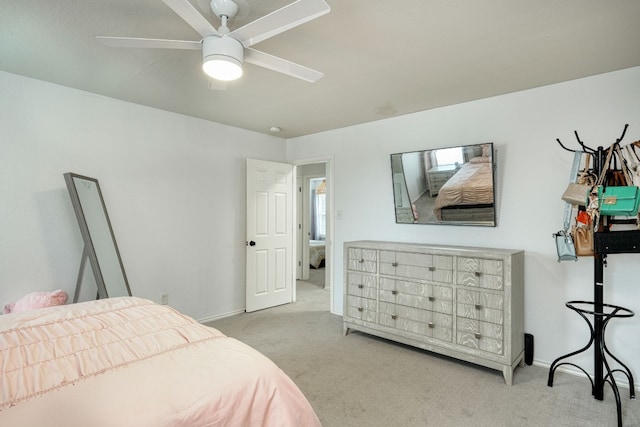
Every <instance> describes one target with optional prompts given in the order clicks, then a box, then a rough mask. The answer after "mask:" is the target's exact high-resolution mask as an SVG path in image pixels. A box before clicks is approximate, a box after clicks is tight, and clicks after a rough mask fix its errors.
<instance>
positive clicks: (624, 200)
mask: <svg viewBox="0 0 640 427" xmlns="http://www.w3.org/2000/svg"><path fill="white" fill-rule="evenodd" d="M608 151H609V152H608V153H607V158H606V160H605V162H604V165H603V168H602V171H601V172H600V176H599V177H598V181H597V182H596V185H595V187H594V188H593V191H592V194H594V193H595V196H596V203H595V206H593V208H594V209H593V210H595V211H597V212H594V213H596V214H597V215H598V216H600V215H605V216H636V215H638V208H639V207H640V188H639V187H637V186H635V185H631V177H630V176H629V173H628V171H627V168H626V162H625V160H624V157H623V156H622V152H621V150H620V145H619V143H615V144H613V145H612V146H611V148H609V150H608ZM614 152H615V153H616V156H617V157H619V158H620V162H621V163H622V170H621V171H620V172H621V175H622V176H623V177H624V182H623V183H622V184H623V185H618V186H603V185H602V184H603V183H604V181H605V177H606V176H607V173H608V172H610V170H609V165H610V163H611V157H612V155H613V153H614ZM588 210H590V209H588ZM592 217H593V215H592Z"/></svg>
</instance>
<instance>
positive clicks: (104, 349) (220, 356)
mask: <svg viewBox="0 0 640 427" xmlns="http://www.w3.org/2000/svg"><path fill="white" fill-rule="evenodd" d="M0 334H1V335H0V368H1V369H2V378H1V379H0V386H1V387H0V393H1V394H0V397H1V398H2V399H1V401H0V425H2V426H21V427H28V426H48V427H53V426H64V427H75V426H78V427H80V426H82V427H86V426H92V427H100V426H105V427H106V426H109V427H110V426H114V427H115V426H117V427H122V426H149V427H161V426H185V427H186V426H188V427H197V426H320V422H319V420H318V417H317V416H316V414H315V412H314V411H313V409H312V407H311V405H310V404H309V402H308V401H307V399H306V398H305V397H304V396H303V394H302V392H301V391H300V390H299V389H298V387H297V386H296V385H295V384H294V383H293V381H292V380H291V379H290V378H289V377H288V376H287V375H286V374H285V373H284V372H283V371H282V370H281V369H280V368H278V367H277V366H276V365H275V364H274V363H273V362H271V361H270V360H269V359H267V358H266V357H265V356H263V355H261V354H260V353H259V352H258V351H256V350H254V349H252V348H251V347H249V346H247V345H245V344H243V343H241V342H239V341H237V340H235V339H233V338H230V337H227V336H225V335H224V334H222V333H221V332H220V331H218V330H216V329H213V328H209V327H206V326H204V325H201V324H199V323H197V322H196V321H195V320H193V319H191V318H189V317H187V316H185V315H182V314H180V313H179V312H177V311H176V310H174V309H172V308H170V307H169V306H166V305H159V304H155V303H153V302H151V301H148V300H145V299H140V298H135V297H122V298H110V299H104V300H98V301H90V302H85V303H79V304H71V305H65V306H57V307H49V308H44V309H39V310H34V311H30V312H25V313H17V314H9V315H3V316H0Z"/></svg>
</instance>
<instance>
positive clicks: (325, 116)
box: [0, 0, 640, 138]
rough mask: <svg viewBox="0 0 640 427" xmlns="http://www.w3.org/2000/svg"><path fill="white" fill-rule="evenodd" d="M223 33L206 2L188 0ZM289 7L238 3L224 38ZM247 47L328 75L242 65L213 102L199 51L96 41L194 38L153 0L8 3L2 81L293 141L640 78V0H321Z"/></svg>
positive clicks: (0, 14)
mask: <svg viewBox="0 0 640 427" xmlns="http://www.w3.org/2000/svg"><path fill="white" fill-rule="evenodd" d="M191 1H192V3H193V4H194V6H196V8H198V9H200V10H202V11H203V13H204V14H205V16H206V17H207V18H208V19H209V20H210V21H211V22H212V24H213V25H214V26H215V27H216V28H217V27H218V26H219V21H218V20H217V18H216V17H215V15H213V14H212V13H211V11H210V9H209V6H208V2H207V0H191ZM291 1H292V0H242V1H240V2H239V3H240V5H241V10H240V15H241V16H239V17H238V19H236V20H234V21H231V23H230V27H231V29H233V28H236V27H238V26H240V25H242V24H244V23H247V22H250V21H253V20H254V19H256V18H259V17H260V16H263V15H265V14H267V13H269V12H271V11H273V10H276V9H278V8H280V7H283V6H285V5H286V4H288V3H290V2H291ZM327 3H329V5H330V6H331V12H330V13H328V14H326V15H324V16H322V17H320V18H317V19H315V20H313V21H311V22H308V23H306V24H303V25H301V26H299V27H297V28H294V29H292V30H289V31H287V32H285V33H282V34H280V35H277V36H275V37H273V38H271V39H268V40H265V41H263V42H261V43H259V44H257V45H254V46H253V47H254V48H257V49H259V50H261V51H264V52H268V53H271V54H274V55H276V56H280V57H283V58H286V59H289V60H291V61H293V62H296V63H299V64H302V65H305V66H307V67H310V68H313V69H316V70H319V71H322V72H323V73H325V75H324V77H323V78H321V79H320V80H319V81H318V82H316V83H307V82H304V81H301V80H298V79H295V78H292V77H288V76H285V75H282V74H279V73H276V72H273V71H269V70H266V69H263V68H259V67H256V66H254V65H251V64H245V66H244V69H245V72H244V75H243V77H242V78H241V79H240V80H238V81H235V82H233V83H230V84H229V85H228V87H227V89H226V90H210V89H209V84H208V78H207V77H206V76H205V75H204V74H203V72H202V68H201V62H202V58H201V55H200V53H199V52H198V51H182V50H180V51H176V50H161V49H121V48H110V47H106V46H104V45H102V44H101V43H99V42H97V41H96V40H95V36H97V35H104V36H129V37H149V38H167V39H185V40H199V39H200V36H199V35H198V34H197V33H196V32H195V30H193V29H192V28H191V27H189V26H188V25H187V24H186V23H185V22H184V21H183V20H182V19H181V18H180V17H178V16H177V15H176V14H175V13H174V12H173V11H172V10H171V9H169V7H167V6H166V5H165V4H164V3H163V2H162V1H161V0H83V1H78V0H49V1H43V0H2V2H0V70H3V71H7V72H10V73H15V74H20V75H24V76H27V77H32V78H36V79H40V80H45V81H49V82H53V83H57V84H61V85H65V86H70V87H74V88H78V89H82V90H86V91H89V92H94V93H97V94H101V95H105V96H109V97H113V98H118V99H122V100H125V101H130V102H135V103H138V104H142V105H147V106H151V107H155V108H160V109H163V110H168V111H173V112H176V113H181V114H186V115H189V116H194V117H199V118H203V119H207V120H212V121H215V122H219V123H224V124H228V125H232V126H236V127H240V128H244V129H249V130H254V131H257V132H263V133H269V128H270V127H271V126H278V127H280V128H282V131H281V132H280V133H279V134H278V135H279V136H281V137H284V138H291V137H296V136H300V135H306V134H311V133H316V132H321V131H325V130H330V129H335V128H340V127H344V126H349V125H354V124H359V123H365V122H370V121H374V120H379V119H383V118H388V117H392V116H397V115H402V114H407V113H412V112H416V111H422V110H428V109H432V108H437V107H441V106H446V105H452V104H457V103H460V102H465V101H471V100H475V99H481V98H486V97H490V96H495V95H501V94H505V93H510V92H515V91H519V90H524V89H529V88H533V87H539V86H544V85H548V84H552V83H558V82H563V81H567V80H573V79H576V78H581V77H586V76H591V75H596V74H601V73H605V72H610V71H615V70H620V69H624V68H629V67H634V66H640V46H639V45H638V42H639V41H640V23H639V22H640V1H638V0H609V1H602V0H537V1H532V0H402V1H398V0H395V1H394V0H327Z"/></svg>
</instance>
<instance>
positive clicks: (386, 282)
mask: <svg viewBox="0 0 640 427" xmlns="http://www.w3.org/2000/svg"><path fill="white" fill-rule="evenodd" d="M380 301H386V302H389V303H394V304H400V305H403V306H407V307H415V308H420V309H424V310H429V311H436V312H439V313H447V314H451V313H452V312H453V290H452V289H451V288H450V287H447V286H437V285H430V284H426V283H416V282H409V281H405V280H394V279H389V278H386V277H381V278H380Z"/></svg>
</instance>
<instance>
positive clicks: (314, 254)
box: [309, 240, 326, 268]
mask: <svg viewBox="0 0 640 427" xmlns="http://www.w3.org/2000/svg"><path fill="white" fill-rule="evenodd" d="M325 243H326V241H325V240H309V265H311V267H313V268H320V266H321V265H322V262H323V261H324V247H325Z"/></svg>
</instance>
